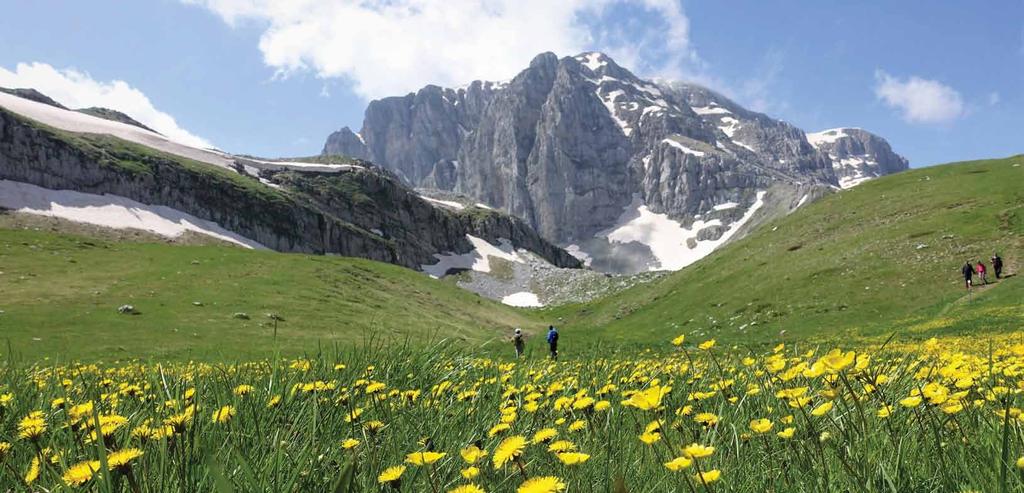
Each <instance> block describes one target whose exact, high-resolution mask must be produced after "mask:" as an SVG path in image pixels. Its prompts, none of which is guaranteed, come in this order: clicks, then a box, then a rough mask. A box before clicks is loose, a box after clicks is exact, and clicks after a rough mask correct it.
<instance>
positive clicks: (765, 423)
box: [750, 418, 774, 433]
mask: <svg viewBox="0 0 1024 493" xmlns="http://www.w3.org/2000/svg"><path fill="white" fill-rule="evenodd" d="M772 426H774V424H773V423H772V422H771V421H770V420H768V419H765V418H761V419H755V420H753V421H751V422H750V431H753V432H754V433H768V432H769V431H771V429H772Z"/></svg>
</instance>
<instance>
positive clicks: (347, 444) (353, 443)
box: [341, 438, 359, 450]
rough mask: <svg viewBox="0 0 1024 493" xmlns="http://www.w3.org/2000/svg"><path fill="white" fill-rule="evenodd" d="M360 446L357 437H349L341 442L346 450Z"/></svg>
mask: <svg viewBox="0 0 1024 493" xmlns="http://www.w3.org/2000/svg"><path fill="white" fill-rule="evenodd" d="M358 446H359V440H356V439H355V438H347V439H345V441H343V442H341V448H343V449H345V450H352V449H354V448H356V447H358Z"/></svg>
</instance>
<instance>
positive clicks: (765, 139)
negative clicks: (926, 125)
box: [323, 52, 907, 272]
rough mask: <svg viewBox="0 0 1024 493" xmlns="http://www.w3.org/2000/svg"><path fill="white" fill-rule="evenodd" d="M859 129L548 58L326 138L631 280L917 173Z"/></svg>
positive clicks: (590, 63)
mask: <svg viewBox="0 0 1024 493" xmlns="http://www.w3.org/2000/svg"><path fill="white" fill-rule="evenodd" d="M811 135H816V134H811ZM844 135H846V134H844ZM849 135H850V136H851V137H849V142H847V141H846V140H843V141H839V140H837V141H835V142H834V143H830V144H828V145H827V147H826V144H823V143H822V142H823V141H824V140H829V139H827V138H826V139H816V140H814V142H809V141H808V136H807V134H805V133H804V132H803V131H802V130H800V129H798V128H796V127H794V126H793V125H790V124H788V123H785V122H782V121H779V120H776V119H773V118H770V117H768V116H766V115H763V114H760V113H756V112H753V111H749V110H747V109H744V108H743V107H741V106H739V105H738V104H736V103H734V102H733V101H730V100H729V99H728V98H726V97H724V96H722V95H720V94H718V93H716V92H714V91H711V90H709V89H707V88H704V87H701V86H698V85H694V84H689V83H681V82H658V81H652V80H645V79H642V78H640V77H637V76H636V75H634V74H633V73H631V72H630V71H629V70H626V69H625V68H623V67H621V66H619V65H618V64H616V63H615V61H614V60H612V59H611V58H610V57H608V56H607V55H605V54H603V53H596V52H589V53H582V54H580V55H577V56H573V57H564V58H558V57H557V56H555V55H554V54H553V53H543V54H540V55H538V56H537V57H535V58H534V59H533V61H531V62H530V65H529V67H527V68H526V69H525V70H523V71H522V72H520V73H519V74H518V75H516V76H515V77H514V78H513V79H512V80H510V81H508V82H500V83H498V82H482V81H475V82H473V83H471V84H469V85H467V86H464V87H460V88H455V89H452V88H441V87H437V86H426V87H424V88H422V89H420V90H419V91H417V92H415V93H410V94H407V95H405V96H397V97H389V98H384V99H380V100H376V101H372V102H371V103H370V104H369V106H368V107H367V109H366V113H365V119H364V122H363V127H362V129H361V130H360V132H359V133H355V132H352V131H351V130H349V129H348V128H343V129H341V130H340V131H338V132H335V133H333V134H331V135H330V136H329V137H328V139H327V142H326V144H325V145H324V149H323V152H324V153H325V154H344V155H348V156H353V157H359V158H362V159H367V160H370V161H373V162H376V163H378V164H380V165H382V166H385V167H387V168H389V169H391V170H393V171H394V172H395V173H396V174H398V175H399V176H400V177H401V178H402V179H403V180H405V181H407V182H408V183H410V184H411V185H413V186H415V187H419V188H424V189H437V190H442V191H446V192H454V193H459V194H463V195H468V196H469V197H471V198H472V199H473V200H477V201H480V202H482V203H485V204H487V205H488V206H491V207H494V208H498V209H502V210H505V211H507V212H509V213H511V214H514V215H517V216H519V217H521V218H523V219H525V220H526V221H527V222H528V223H529V224H531V225H532V226H534V227H535V228H536V229H537V230H538V231H539V232H540V233H541V234H542V235H544V236H545V237H547V238H549V239H551V240H553V241H555V242H556V243H559V244H561V245H564V246H566V247H567V248H568V249H569V251H570V252H574V253H575V254H576V255H578V256H579V257H580V258H581V259H584V260H585V261H587V262H588V263H590V265H592V266H593V267H595V268H597V269H599V270H605V271H613V272H636V271H642V270H657V269H679V268H681V267H684V266H685V265H688V264H690V263H692V262H693V261H696V260H697V259H699V258H701V257H702V256H704V255H706V254H707V253H709V252H711V251H712V250H714V249H715V248H716V247H717V246H719V245H720V244H722V243H724V242H725V241H728V240H729V239H730V238H734V237H737V236H738V235H742V234H744V233H745V231H746V230H748V229H750V228H751V227H752V226H753V225H755V224H759V223H761V222H763V221H764V220H765V219H766V218H769V217H774V216H775V215H779V214H784V213H787V212H789V211H791V210H793V209H795V208H796V207H798V206H800V205H803V204H804V203H806V202H807V200H809V199H813V198H816V197H818V196H820V195H822V194H823V193H827V190H829V189H835V188H839V187H840V185H852V184H856V183H859V182H860V181H862V180H863V179H867V178H870V177H873V176H878V175H880V174H885V173H891V172H895V171H900V170H903V169H906V168H907V163H906V160H904V159H902V158H901V157H899V156H897V155H895V154H893V153H892V151H891V149H890V148H889V146H888V144H887V143H885V141H884V140H883V139H881V138H879V137H877V136H874V135H871V134H869V133H867V132H864V131H861V130H858V131H857V132H851V133H849ZM816 146H818V147H816ZM882 151H885V152H882ZM882 154H885V156H886V157H885V158H884V159H883V158H881V157H879V156H881V155H882ZM857 159H859V160H861V161H863V165H861V163H860V162H859V161H857V162H855V160H857ZM883 162H884V164H882V163H883ZM871 163H875V164H871ZM858 170H859V171H858ZM858 173H859V174H858Z"/></svg>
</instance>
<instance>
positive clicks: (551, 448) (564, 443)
mask: <svg viewBox="0 0 1024 493" xmlns="http://www.w3.org/2000/svg"><path fill="white" fill-rule="evenodd" d="M573 450H576V445H574V444H573V443H572V442H570V441H568V440H558V441H556V442H552V443H551V445H548V452H554V453H556V454H558V453H561V452H571V451H573Z"/></svg>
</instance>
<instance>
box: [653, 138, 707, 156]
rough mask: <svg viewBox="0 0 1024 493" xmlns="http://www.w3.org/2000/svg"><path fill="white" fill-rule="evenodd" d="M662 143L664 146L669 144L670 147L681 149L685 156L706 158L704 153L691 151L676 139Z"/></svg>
mask: <svg viewBox="0 0 1024 493" xmlns="http://www.w3.org/2000/svg"><path fill="white" fill-rule="evenodd" d="M661 143H662V144H668V145H670V146H672V147H675V148H676V149H679V150H680V151H683V153H684V154H692V155H694V156H697V157H703V156H704V153H703V152H701V151H695V150H693V149H690V148H689V147H686V146H685V145H683V144H681V143H680V142H679V141H677V140H675V139H663V140H662V141H661Z"/></svg>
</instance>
